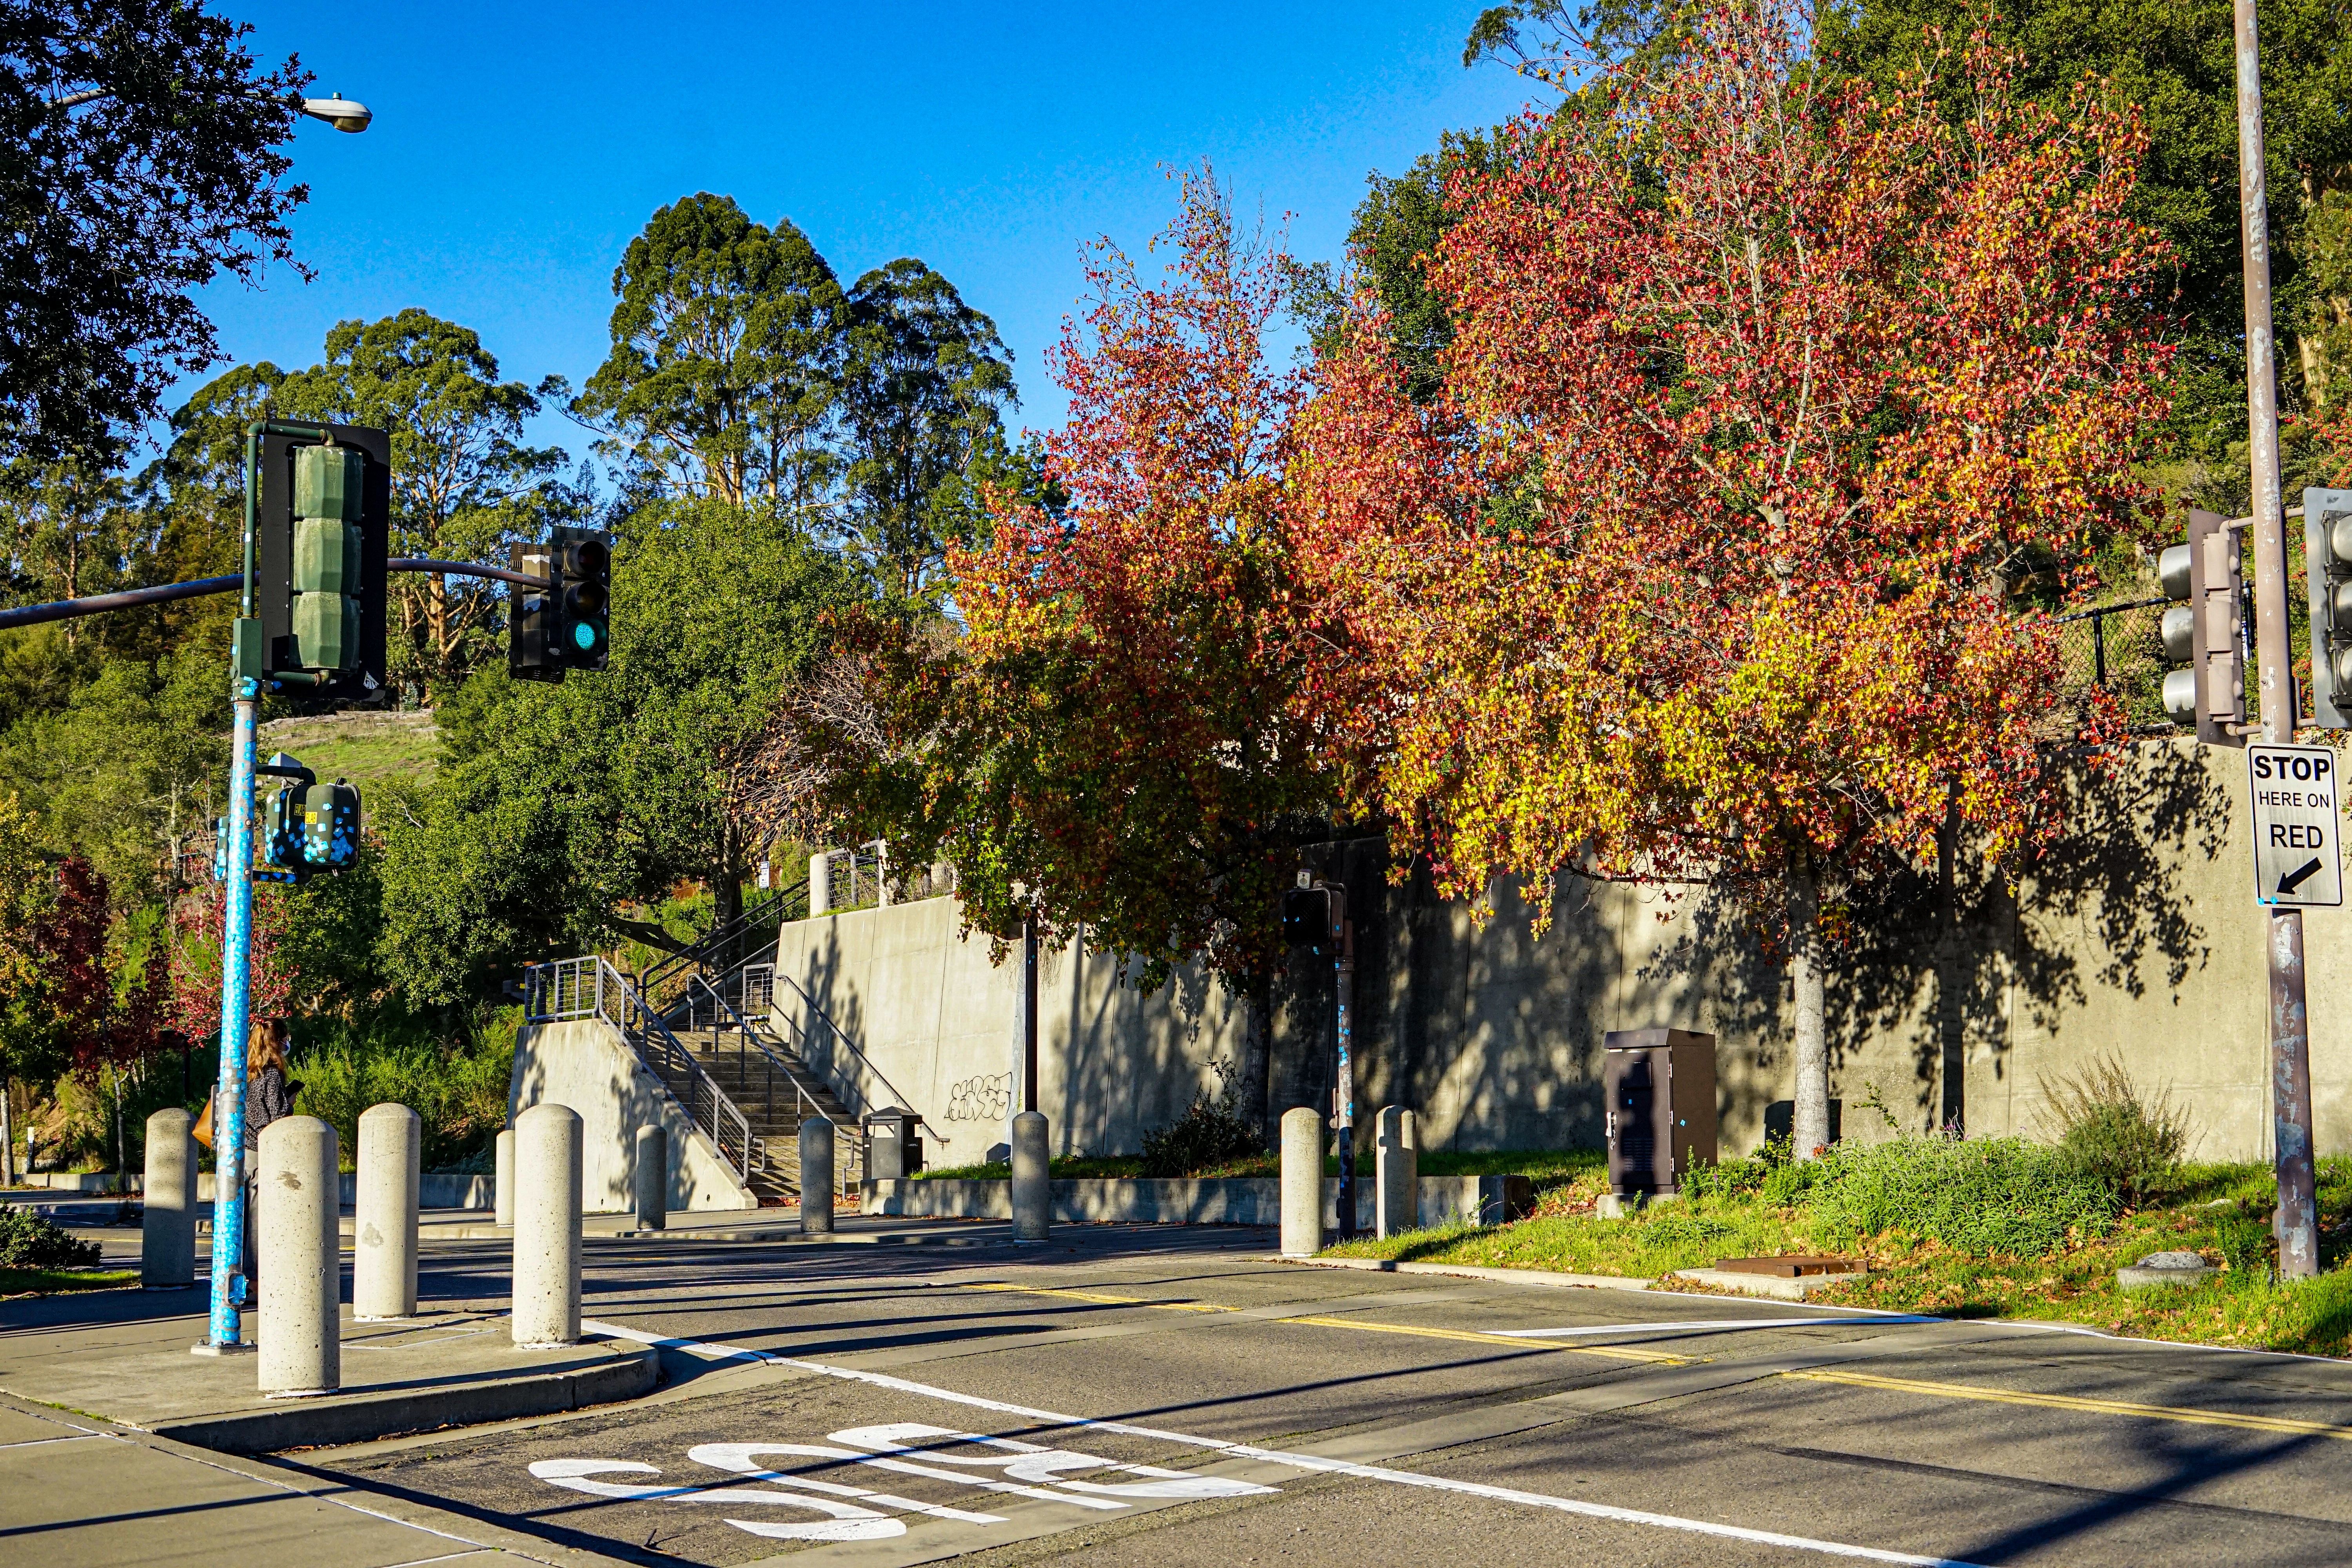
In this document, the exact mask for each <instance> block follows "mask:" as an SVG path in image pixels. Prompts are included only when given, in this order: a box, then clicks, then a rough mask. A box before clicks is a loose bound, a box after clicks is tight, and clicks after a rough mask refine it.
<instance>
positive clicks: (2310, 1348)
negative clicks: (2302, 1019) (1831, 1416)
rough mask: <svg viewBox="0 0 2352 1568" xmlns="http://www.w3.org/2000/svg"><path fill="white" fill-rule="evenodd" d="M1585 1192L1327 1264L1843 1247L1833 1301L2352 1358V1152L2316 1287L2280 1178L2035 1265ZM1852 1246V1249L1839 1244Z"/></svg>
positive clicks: (1588, 1265) (1542, 1262)
mask: <svg viewBox="0 0 2352 1568" xmlns="http://www.w3.org/2000/svg"><path fill="white" fill-rule="evenodd" d="M1587 1191H1591V1193H1593V1194H1595V1195H1597V1192H1598V1188H1597V1187H1588V1186H1587V1185H1586V1184H1583V1183H1578V1184H1572V1185H1570V1186H1567V1187H1562V1188H1559V1189H1555V1190H1554V1191H1553V1192H1552V1193H1550V1194H1547V1195H1546V1197H1545V1199H1544V1200H1543V1201H1542V1203H1541V1204H1540V1205H1538V1212H1537V1213H1536V1214H1535V1215H1533V1216H1531V1217H1530V1218H1528V1219H1526V1220H1522V1221H1520V1222H1518V1223H1517V1224H1515V1225H1507V1226H1493V1227H1490V1228H1486V1229H1467V1228H1454V1229H1446V1230H1431V1231H1417V1232H1412V1233H1408V1234H1406V1235H1403V1236H1398V1237H1390V1238H1388V1239H1387V1240H1385V1241H1370V1240H1368V1241H1359V1242H1353V1243H1349V1244H1348V1245H1346V1246H1342V1247H1332V1248H1330V1249H1329V1252H1328V1256H1333V1257H1356V1258H1398V1259H1401V1260H1413V1261H1423V1262H1437V1263H1461V1264H1471V1265H1476V1266H1481V1267H1486V1268H1538V1269H1549V1270H1554V1271H1559V1272H1568V1273H1579V1274H1610V1275H1618V1276H1633V1277H1646V1278H1655V1277H1658V1276H1662V1275H1664V1274H1668V1273H1671V1272H1672V1271H1674V1270H1675V1269H1678V1268H1704V1267H1707V1266H1710V1265H1712V1264H1714V1263H1715V1262H1716V1261H1717V1259H1719V1258H1733V1257H1752V1256H1759V1255H1771V1254H1776V1253H1785V1252H1810V1251H1815V1250H1827V1251H1834V1252H1836V1253H1838V1254H1839V1255H1840V1256H1844V1257H1855V1258H1863V1259H1864V1260H1865V1261H1866V1262H1867V1263H1868V1265H1869V1268H1870V1270H1871V1274H1870V1277H1869V1278H1868V1279H1862V1280H1858V1281H1856V1282H1854V1283H1853V1284H1849V1285H1843V1286H1839V1287H1836V1288H1834V1289H1830V1290H1825V1291H1822V1292H1821V1293H1819V1294H1817V1295H1815V1296H1813V1297H1812V1298H1811V1300H1816V1301H1821V1302H1824V1303H1827V1304H1830V1305H1833V1306H1845V1307H1871V1308H1878V1309H1882V1310H1889V1311H1905V1312H1929V1313H1935V1314H1937V1315H1939V1316H1945V1317H1959V1318H2033V1319H2041V1320H2047V1321H2061V1322H2074V1323H2083V1324H2085V1325H2088V1326H2091V1327H2095V1328H2098V1329H2103V1330H2105V1331H2108V1332H2111V1333H2117V1334H2125V1335H2132V1336H2137V1337H2141V1338H2148V1339H2167V1340H2179V1341H2185V1342H2192V1343H2198V1344H2214V1345H2233V1346H2241V1347H2246V1348H2255V1349H2263V1350H2276V1351H2294V1352H2302V1353H2305V1354H2312V1355H2330V1356H2347V1355H2352V1268H2346V1267H2345V1265H2346V1263H2347V1259H2352V1158H2345V1157H2336V1158H2329V1159H2324V1160H2322V1161H2321V1162H2320V1163H2319V1208H2320V1229H2321V1236H2322V1247H2321V1267H2322V1269H2323V1272H2322V1273H2321V1274H2320V1276H2319V1277H2318V1278H2317V1279H2308V1280H2299V1281H2295V1282H2293V1283H2283V1282H2281V1281H2279V1280H2277V1279H2275V1278H2274V1272H2275V1268H2276V1265H2277V1246H2276V1244H2275V1243H2274V1242H2273V1239H2272V1237H2271V1234H2270V1219H2271V1209H2272V1205H2273V1197H2274V1193H2273V1188H2272V1175H2271V1172H2270V1170H2269V1168H2268V1167H2267V1166H2263V1165H2255V1164H2231V1165H2191V1166H2183V1167H2180V1168H2179V1169H2178V1170H2176V1171H2175V1172H2174V1173H2172V1174H2171V1176H2170V1178H2169V1179H2168V1181H2167V1182H2166V1183H2165V1184H2164V1185H2163V1188H2162V1190H2161V1191H2160V1192H2159V1193H2158V1194H2155V1196H2154V1197H2153V1198H2152V1201H2151V1202H2150V1203H2149V1205H2147V1207H2145V1208H2141V1209H2137V1210H2128V1209H2127V1210H2125V1211H2124V1212H2123V1213H2122V1214H2120V1215H2118V1216H2117V1217H2116V1218H2115V1219H2114V1220H2113V1222H2112V1223H2111V1224H2110V1225H2109V1226H2107V1227H2106V1228H2105V1229H2104V1230H2103V1231H2102V1232H2101V1233H2099V1234H2097V1235H2093V1236H2084V1235H2082V1234H2079V1233H2077V1234H2074V1235H2072V1236H2069V1237H2066V1238H2065V1239H2064V1240H2063V1241H2062V1242H2060V1243H2058V1244H2057V1245H2056V1246H2054V1247H2053V1248H2052V1249H2051V1250H2050V1251H2049V1252H2048V1253H2047V1254H2045V1255H2043V1256H2040V1257H2021V1256H2016V1255H2013V1254H2002V1253H1998V1252H1969V1251H1964V1250H1962V1249H1960V1248H1959V1247H1954V1246H1951V1245H1949V1244H1948V1243H1946V1242H1941V1241H1937V1240H1934V1239H1931V1238H1928V1237H1923V1236H1921V1235H1918V1234H1916V1232H1913V1231H1908V1230H1905V1229H1899V1228H1890V1229H1886V1230H1882V1231H1879V1232H1876V1233H1874V1234H1871V1235H1868V1236H1864V1237H1853V1236H1852V1235H1850V1234H1848V1235H1845V1236H1843V1237H1841V1236H1839V1235H1838V1234H1836V1233H1835V1232H1834V1231H1833V1230H1832V1227H1831V1226H1829V1225H1827V1224H1825V1222H1824V1220H1823V1218H1822V1215H1819V1214H1817V1213H1815V1212H1814V1211H1813V1209H1812V1208H1811V1206H1810V1205H1807V1204H1804V1203H1799V1204H1797V1205H1775V1204H1773V1203H1770V1202H1769V1201H1767V1200H1766V1199H1765V1198H1764V1197H1763V1196H1761V1195H1760V1194H1752V1195H1748V1196H1739V1197H1720V1196H1706V1197H1702V1198H1699V1199H1697V1200H1696V1201H1693V1202H1688V1203H1674V1204H1664V1205H1658V1206H1657V1207H1655V1208H1653V1209H1650V1210H1647V1211H1645V1212H1643V1214H1641V1215H1635V1216H1633V1217H1631V1218H1628V1219H1622V1220H1602V1219H1600V1218H1598V1217H1596V1216H1595V1215H1593V1214H1592V1212H1591V1199H1590V1198H1589V1197H1587V1196H1585V1195H1584V1194H1585V1193H1586V1192H1587ZM1841 1241H1843V1243H1844V1245H1843V1246H1841V1245H1839V1243H1840V1242H1841ZM2174 1251H2179V1252H2196V1253H2200V1254H2201V1255H2202V1256H2203V1257H2204V1258H2206V1260H2207V1261H2208V1262H2210V1263H2212V1264H2214V1265H2215V1266H2216V1267H2217V1268H2219V1269H2220V1272H2219V1273H2218V1274H2216V1275H2214V1276H2213V1277H2211V1278H2210V1279H2208V1280H2207V1281H2206V1282H2205V1283H2203V1284H2201V1285H2197V1286H2189V1287H2166V1288H2162V1289H2156V1290H2139V1291H2132V1292H2129V1293H2126V1292H2125V1291H2122V1290H2120V1289H2116V1282H2115V1273H2116V1269H2118V1268H2124V1267H2126V1265H2128V1264H2132V1263H2136V1262H2137V1261H2138V1260H2139V1259H2140V1258H2144V1257H2146V1256H2147V1255H2148V1254H2149V1253H2151V1252H2174Z"/></svg>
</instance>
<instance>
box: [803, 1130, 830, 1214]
mask: <svg viewBox="0 0 2352 1568" xmlns="http://www.w3.org/2000/svg"><path fill="white" fill-rule="evenodd" d="M801 1234H802V1235H803V1236H831V1235H832V1234H833V1123H832V1122H830V1121H826V1120H825V1119H824V1117H822V1116H812V1117H810V1118H809V1119H808V1120H807V1121H803V1122H802V1123H801Z"/></svg>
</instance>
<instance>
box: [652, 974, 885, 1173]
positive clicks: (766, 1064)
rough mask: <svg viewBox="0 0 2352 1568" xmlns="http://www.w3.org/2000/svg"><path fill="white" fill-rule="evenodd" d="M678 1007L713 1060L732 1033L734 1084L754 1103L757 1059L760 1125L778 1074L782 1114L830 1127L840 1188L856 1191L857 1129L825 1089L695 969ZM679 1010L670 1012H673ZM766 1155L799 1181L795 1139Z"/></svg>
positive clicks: (769, 1113)
mask: <svg viewBox="0 0 2352 1568" xmlns="http://www.w3.org/2000/svg"><path fill="white" fill-rule="evenodd" d="M769 967H770V968H771V969H772V968H773V966H772V965H770V966H769ZM682 1012H683V1019H682V1026H683V1027H684V1029H685V1031H686V1032H687V1033H688V1035H692V1036H696V1037H700V1036H702V1035H705V1034H708V1035H709V1037H710V1055H711V1058H712V1063H713V1065H714V1066H716V1065H718V1063H719V1062H720V1061H722V1060H724V1058H725V1057H726V1056H727V1054H728V1052H729V1050H730V1037H731V1048H732V1050H733V1053H734V1057H735V1086H736V1090H737V1092H738V1094H739V1096H740V1100H739V1103H740V1104H743V1105H750V1104H752V1103H754V1101H753V1099H752V1087H751V1086H752V1081H753V1080H752V1077H751V1072H752V1068H753V1067H754V1065H755V1064H756V1065H757V1066H758V1067H759V1068H761V1069H762V1070H761V1077H760V1097H759V1100H758V1101H757V1103H758V1104H759V1105H760V1107H761V1115H762V1121H763V1125H764V1126H765V1127H766V1128H767V1129H768V1130H769V1131H773V1130H774V1128H775V1124H776V1116H777V1109H778V1102H777V1089H778V1088H779V1084H778V1082H777V1080H778V1079H782V1085H781V1087H782V1089H783V1093H784V1100H783V1102H782V1110H783V1113H784V1114H785V1115H787V1116H790V1117H793V1119H794V1120H795V1121H810V1120H815V1121H824V1122H827V1123H830V1124H831V1126H832V1128H833V1132H834V1141H833V1146H834V1150H835V1154H834V1169H835V1171H836V1172H837V1173H839V1178H840V1181H841V1184H842V1190H843V1191H844V1192H845V1193H855V1192H856V1190H857V1185H856V1182H857V1173H856V1167H857V1165H858V1163H859V1161H858V1154H859V1148H860V1145H859V1141H858V1137H857V1133H858V1129H857V1128H856V1126H855V1125H854V1124H853V1125H850V1126H844V1125H843V1124H842V1122H841V1121H839V1120H838V1119H837V1118H835V1116H834V1115H833V1113H832V1112H831V1111H829V1110H826V1109H825V1106H824V1094H825V1091H824V1089H820V1088H819V1087H818V1086H817V1085H815V1084H814V1083H812V1082H811V1081H810V1080H809V1079H807V1078H806V1077H805V1076H803V1074H802V1073H799V1072H796V1071H794V1070H793V1064H792V1063H791V1062H789V1061H786V1060H784V1059H783V1058H782V1057H779V1056H778V1055H777V1054H776V1053H775V1052H774V1051H773V1050H772V1049H771V1048H770V1047H769V1045H768V1042H767V1041H766V1039H764V1038H763V1037H761V1033H760V1031H759V1030H758V1029H757V1028H755V1027H754V1026H752V1025H751V1021H750V1020H749V1019H747V1018H746V1017H745V1016H743V1015H742V1014H741V1013H740V1012H738V1011H737V1010H736V1009H735V1008H734V1007H733V1006H732V1005H730V1004H729V1003H728V1000H727V998H726V996H725V995H724V994H721V992H720V991H719V988H718V987H717V986H715V985H713V984H711V983H710V982H709V981H707V980H705V979H703V978H702V976H700V975H696V976H695V977H694V979H693V980H692V981H691V982H690V983H689V984H688V987H687V995H686V999H685V1003H684V1005H683V1009H682ZM673 1016H674V1017H675V1016H678V1015H677V1014H673ZM769 1157H770V1159H771V1161H772V1162H773V1163H777V1164H779V1165H789V1166H790V1167H791V1170H792V1174H793V1185H794V1186H798V1185H799V1184H800V1151H799V1147H798V1145H797V1143H795V1144H794V1145H793V1148H792V1151H791V1152H790V1154H789V1156H785V1155H783V1153H782V1151H780V1150H774V1149H772V1150H771V1151H770V1152H769Z"/></svg>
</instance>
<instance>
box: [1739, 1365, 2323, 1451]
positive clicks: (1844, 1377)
mask: <svg viewBox="0 0 2352 1568" xmlns="http://www.w3.org/2000/svg"><path fill="white" fill-rule="evenodd" d="M1780 1375H1781V1376H1783V1377H1796V1378H1803V1379H1805V1380H1807V1381H1808V1382H1812V1383H1843V1384H1852V1385H1853V1386H1854V1387H1856V1388H1883V1389H1886V1390H1888V1391H1890V1392H1892V1393H1896V1394H1930V1395H1933V1396H1935V1397H1937V1398H1941V1399H1976V1400H1983V1401H1985V1402H1987V1403H1989V1404H1994V1405H2045V1406H2048V1407H2049V1408H2051V1409H2053V1410H2087V1411H2092V1412H2095V1413H2096V1414H2098V1415H2140V1416H2145V1417H2147V1419H2149V1420H2152V1421H2186V1422H2189V1423H2192V1424H2194V1425H2196V1426H2240V1427H2243V1428H2245V1429H2246V1430H2247V1431H2250V1432H2287V1433H2293V1434H2294V1435H2296V1436H2309V1437H2334V1438H2336V1439H2337V1440H2339V1441H2347V1440H2352V1426H2331V1425H2330V1424H2329V1423H2327V1422H2325V1421H2298V1420H2295V1419H2294V1417H2292V1416H2287V1415H2239V1414H2237V1413H2235V1412H2233V1411H2228V1410H2193V1409H2188V1408H2185V1407H2183V1406H2180V1405H2135V1404H2133V1403H2131V1402H2130V1401H2129V1400H2123V1399H2092V1398H2089V1397H2087V1396H2085V1395H2083V1394H2030V1393H2024V1392H2020V1391H2016V1390H2011V1389H2006V1388H1983V1387H1979V1386H1978V1385H1977V1384H1968V1383H1929V1382H1927V1381H1925V1380H1923V1379H1920V1378H1913V1377H1881V1376H1878V1375H1876V1374H1874V1373H1866V1372H1784V1373H1781V1374H1780Z"/></svg>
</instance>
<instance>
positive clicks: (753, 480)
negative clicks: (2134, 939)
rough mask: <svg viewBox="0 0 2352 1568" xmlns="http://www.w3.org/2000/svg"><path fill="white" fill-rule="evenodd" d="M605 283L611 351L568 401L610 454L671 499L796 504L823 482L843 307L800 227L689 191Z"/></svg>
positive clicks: (633, 244) (829, 464) (829, 474)
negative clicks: (612, 300) (760, 218)
mask: <svg viewBox="0 0 2352 1568" xmlns="http://www.w3.org/2000/svg"><path fill="white" fill-rule="evenodd" d="M613 292H614V296H615V297H616V298H617V300H618V303H617V304H615V305H614V308H613V315H612V322H611V328H612V340H613V346H612V352H611V353H610V354H609V355H608V356H607V358H606V359H605V361H604V364H603V366H602V367H601V368H599V369H598V370H597V372H596V374H594V375H593V376H592V377H590V378H589V380H588V383H587V384H586V386H585V387H584V388H583V390H582V393H581V395H580V396H579V398H578V399H577V400H576V401H575V402H574V403H573V405H572V409H573V412H574V413H575V414H577V415H578V416H580V417H582V418H583V419H584V420H587V421H589V422H590V423H591V424H593V425H594V426H596V427H597V428H599V429H602V430H604V431H605V432H606V434H607V437H608V443H607V446H606V448H605V449H606V450H607V452H608V453H610V454H611V455H613V456H615V457H618V458H625V459H626V460H627V461H629V462H631V463H633V464H635V465H636V466H638V467H639V468H642V469H644V470H646V471H647V472H648V473H650V474H652V475H654V476H656V477H657V478H658V479H659V481H660V483H661V485H662V487H663V488H664V489H666V490H667V492H668V493H669V494H672V495H680V496H697V497H704V498H708V499H710V500H721V501H726V502H729V503H731V504H738V505H740V504H741V503H742V502H744V501H747V500H753V499H764V500H782V501H788V502H790V503H792V504H793V505H795V506H806V505H809V504H811V503H812V502H814V500H817V499H818V498H819V497H820V496H821V495H822V494H823V493H824V490H825V489H826V488H827V487H828V485H829V484H830V482H831V480H832V478H833V472H834V468H835V460H834V458H833V455H832V453H831V452H830V450H829V449H828V447H827V445H826V442H825V435H826V431H827V427H828V425H829V423H830V421H831V418H832V415H833V408H834V404H835V398H836V396H837V395H838V390H839V381H840V374H841V364H842V350H843V342H842V338H843V330H844V327H845V321H846V310H847V305H846V301H845V299H844V297H843V294H842V289H841V285H840V282H839V281H838V280H837V279H835V277H834V273H833V268H831V267H829V266H828V265H826V263H825V259H824V257H822V256H820V255H818V254H817V251H816V247H814V246H813V245H811V244H810V243H809V240H808V237H807V236H805V235H803V233H801V231H800V230H799V229H797V228H795V227H793V225H792V224H791V223H790V222H789V221H785V220H779V221H778V223H777V224H776V226H774V227H773V228H770V227H769V226H766V225H763V224H758V223H754V222H752V221H751V218H750V217H748V216H745V214H744V212H743V209H742V208H741V207H740V206H738V205H736V204H735V201H734V199H733V198H732V197H730V196H715V195H709V193H707V192H706V193H703V194H700V195H692V196H688V197H685V198H684V199H682V200H680V201H677V202H675V203H672V204H671V205H668V206H666V207H663V208H662V209H661V210H659V211H658V212H656V213H655V214H654V216H653V217H652V219H651V221H649V222H648V223H647V224H646V227H645V232H644V233H642V234H640V235H638V236H637V237H636V238H635V239H633V240H631V241H630V242H629V245H628V248H627V249H626V250H625V252H624V253H623V254H622V257H621V264H620V266H619V267H618V268H616V269H615V270H614V274H613Z"/></svg>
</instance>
